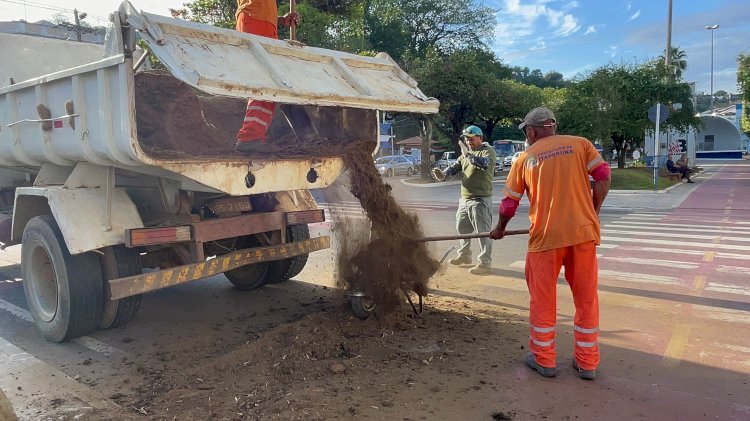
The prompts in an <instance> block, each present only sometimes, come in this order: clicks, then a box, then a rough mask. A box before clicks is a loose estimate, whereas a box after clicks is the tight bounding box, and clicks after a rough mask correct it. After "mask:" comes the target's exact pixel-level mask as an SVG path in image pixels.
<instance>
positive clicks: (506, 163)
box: [503, 152, 523, 167]
mask: <svg viewBox="0 0 750 421" xmlns="http://www.w3.org/2000/svg"><path fill="white" fill-rule="evenodd" d="M522 153H523V152H516V153H514V154H513V155H510V156H506V157H505V158H504V159H503V165H504V166H506V167H509V166H511V165H513V163H514V162H516V161H517V160H518V157H520V156H521V154H522Z"/></svg>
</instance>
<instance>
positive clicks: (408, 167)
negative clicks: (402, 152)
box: [375, 155, 415, 177]
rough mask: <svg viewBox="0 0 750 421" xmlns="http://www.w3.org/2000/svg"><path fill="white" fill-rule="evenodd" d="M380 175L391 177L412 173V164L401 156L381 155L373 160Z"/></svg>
mask: <svg viewBox="0 0 750 421" xmlns="http://www.w3.org/2000/svg"><path fill="white" fill-rule="evenodd" d="M375 167H376V168H377V169H378V172H379V173H380V175H384V176H386V177H393V176H394V175H398V174H406V175H412V174H414V171H415V169H414V164H413V163H412V162H411V161H409V160H408V159H406V158H404V157H403V156H397V155H395V156H383V157H380V158H378V159H376V160H375Z"/></svg>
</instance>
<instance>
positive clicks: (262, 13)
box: [235, 0, 279, 27]
mask: <svg viewBox="0 0 750 421" xmlns="http://www.w3.org/2000/svg"><path fill="white" fill-rule="evenodd" d="M240 13H247V14H248V15H250V17H252V18H254V19H258V20H262V21H265V22H269V23H271V24H272V25H273V26H274V27H275V26H276V25H277V24H278V21H279V11H278V8H277V7H276V0H237V13H236V14H235V16H236V17H239V16H240Z"/></svg>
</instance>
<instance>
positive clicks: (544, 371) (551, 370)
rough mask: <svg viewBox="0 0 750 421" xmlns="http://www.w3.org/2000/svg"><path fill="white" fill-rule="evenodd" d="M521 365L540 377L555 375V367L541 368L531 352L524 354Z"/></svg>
mask: <svg viewBox="0 0 750 421" xmlns="http://www.w3.org/2000/svg"><path fill="white" fill-rule="evenodd" d="M523 363H524V364H526V367H529V368H530V369H532V370H534V371H536V372H537V373H539V375H540V376H542V377H547V378H550V377H555V376H556V375H557V368H556V367H543V366H541V365H539V363H538V362H536V357H534V354H532V353H531V352H529V353H528V354H526V358H525V359H524V360H523ZM574 363H575V361H574Z"/></svg>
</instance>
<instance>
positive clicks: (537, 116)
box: [518, 107, 557, 130]
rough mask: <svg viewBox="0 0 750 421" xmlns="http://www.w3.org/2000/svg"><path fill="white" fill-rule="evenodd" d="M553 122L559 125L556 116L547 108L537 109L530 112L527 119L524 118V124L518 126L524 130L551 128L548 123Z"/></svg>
mask: <svg viewBox="0 0 750 421" xmlns="http://www.w3.org/2000/svg"><path fill="white" fill-rule="evenodd" d="M549 120H552V121H553V122H554V123H557V119H555V115H554V114H553V113H552V110H550V109H549V108H547V107H537V108H534V109H533V110H531V111H529V113H528V114H526V117H524V118H523V123H521V124H519V125H518V128H519V129H521V130H523V128H524V127H526V126H551V125H550V124H547V121H549Z"/></svg>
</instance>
